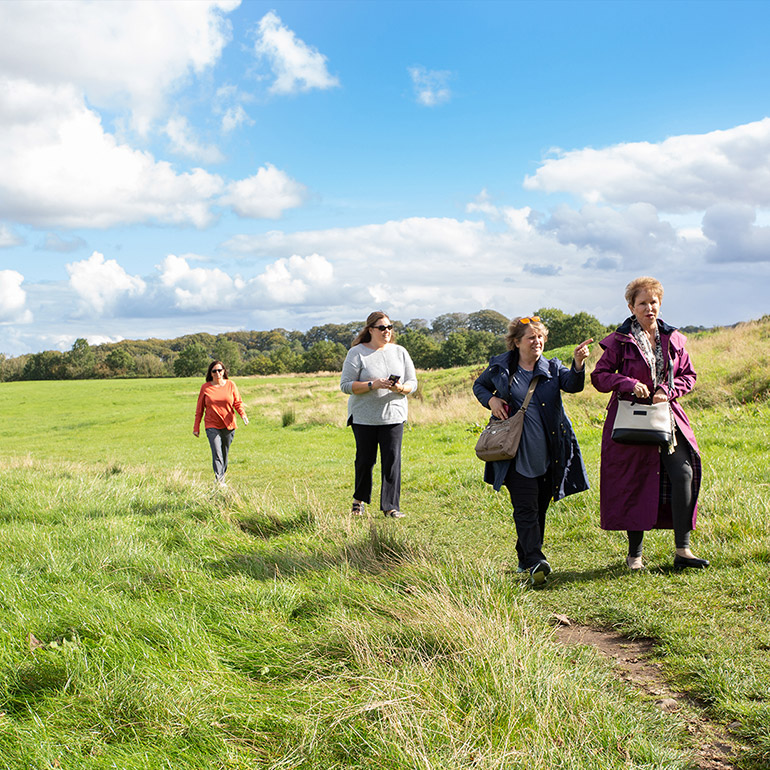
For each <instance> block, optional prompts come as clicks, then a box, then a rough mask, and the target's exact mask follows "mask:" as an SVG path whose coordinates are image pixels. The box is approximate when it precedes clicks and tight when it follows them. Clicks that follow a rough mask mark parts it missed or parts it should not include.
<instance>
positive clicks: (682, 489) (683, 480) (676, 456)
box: [628, 430, 693, 556]
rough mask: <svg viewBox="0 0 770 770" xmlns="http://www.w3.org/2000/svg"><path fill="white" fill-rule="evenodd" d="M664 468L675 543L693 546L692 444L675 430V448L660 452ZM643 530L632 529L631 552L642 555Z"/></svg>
mask: <svg viewBox="0 0 770 770" xmlns="http://www.w3.org/2000/svg"><path fill="white" fill-rule="evenodd" d="M660 461H661V464H662V466H663V471H664V472H665V474H666V475H667V476H668V478H669V481H670V482H671V520H672V523H673V525H674V546H675V547H676V548H689V547H690V530H691V529H692V509H693V499H692V481H693V470H692V458H691V457H690V444H689V442H688V441H687V439H685V438H684V436H682V433H681V431H679V430H677V432H676V449H675V450H674V451H673V452H672V453H671V454H669V453H668V452H667V451H666V449H665V448H664V449H663V450H662V451H661V453H660ZM643 539H644V532H639V531H633V530H631V531H629V533H628V555H629V556H641V555H642V540H643Z"/></svg>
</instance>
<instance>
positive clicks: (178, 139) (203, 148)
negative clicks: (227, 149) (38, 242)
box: [163, 115, 224, 163]
mask: <svg viewBox="0 0 770 770" xmlns="http://www.w3.org/2000/svg"><path fill="white" fill-rule="evenodd" d="M163 132H164V133H165V134H166V136H167V137H168V138H169V140H170V142H171V149H172V150H173V152H175V153H177V154H178V155H184V156H185V157H188V158H192V159H193V160H199V161H203V162H204V163H219V162H220V161H222V160H224V156H223V155H222V153H221V152H220V151H219V149H218V148H217V147H215V146H214V145H211V144H208V145H206V144H202V143H201V142H200V141H199V140H198V139H197V137H196V136H195V132H194V130H193V128H192V126H191V125H190V123H189V121H188V120H187V118H185V117H182V116H179V115H176V116H175V117H173V118H169V120H168V122H167V123H166V125H165V127H164V129H163Z"/></svg>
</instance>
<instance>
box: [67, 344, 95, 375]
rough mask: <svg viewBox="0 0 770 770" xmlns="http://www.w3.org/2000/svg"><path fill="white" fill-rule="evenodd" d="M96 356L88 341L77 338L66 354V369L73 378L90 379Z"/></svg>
mask: <svg viewBox="0 0 770 770" xmlns="http://www.w3.org/2000/svg"><path fill="white" fill-rule="evenodd" d="M95 363H96V356H95V355H94V351H93V350H92V349H91V346H90V345H89V344H88V340H86V339H84V338H83V337H78V338H77V339H76V340H75V342H73V343H72V350H70V352H69V353H68V354H67V367H68V369H69V372H70V376H71V377H73V378H82V377H90V376H91V375H92V374H93V371H94V364H95Z"/></svg>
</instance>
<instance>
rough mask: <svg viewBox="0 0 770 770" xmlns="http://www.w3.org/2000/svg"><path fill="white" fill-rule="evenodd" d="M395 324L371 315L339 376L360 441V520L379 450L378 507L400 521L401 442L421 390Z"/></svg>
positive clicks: (356, 497) (356, 505)
mask: <svg viewBox="0 0 770 770" xmlns="http://www.w3.org/2000/svg"><path fill="white" fill-rule="evenodd" d="M393 337H394V334H393V324H392V323H391V322H390V319H389V318H388V316H387V315H386V314H385V313H383V312H382V311H381V310H376V311H375V312H374V313H371V314H370V315H369V317H368V318H367V319H366V326H364V328H363V329H362V330H361V331H360V332H359V333H358V336H357V337H356V338H355V339H354V340H353V345H352V347H351V348H350V350H349V351H348V354H347V357H346V358H345V363H344V365H343V367H342V376H341V377H340V389H341V390H342V392H343V393H348V394H349V395H350V398H349V399H348V425H350V426H351V427H352V428H353V435H354V436H355V439H356V463H355V471H356V480H355V489H354V491H353V507H352V509H351V513H352V514H353V515H354V516H361V515H363V513H364V510H365V504H366V503H370V502H371V497H372V468H373V467H374V463H375V462H376V461H377V447H379V449H380V460H381V465H382V484H381V488H380V508H381V509H382V511H383V513H384V514H385V515H386V516H391V517H393V518H400V517H401V516H403V515H404V514H403V513H402V512H401V510H400V498H401V441H402V438H403V435H404V422H405V421H406V417H407V409H408V407H407V401H406V394H407V393H411V392H412V391H414V390H415V388H416V387H417V376H416V374H415V371H414V364H413V363H412V359H411V358H410V356H409V353H408V352H407V350H406V348H402V347H401V346H400V345H396V344H395V343H394V342H393Z"/></svg>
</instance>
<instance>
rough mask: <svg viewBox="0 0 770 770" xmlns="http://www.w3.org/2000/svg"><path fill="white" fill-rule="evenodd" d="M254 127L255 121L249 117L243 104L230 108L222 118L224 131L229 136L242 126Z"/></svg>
mask: <svg viewBox="0 0 770 770" xmlns="http://www.w3.org/2000/svg"><path fill="white" fill-rule="evenodd" d="M244 124H245V125H247V126H253V125H254V121H253V120H252V119H251V118H250V117H249V116H248V113H247V112H246V110H244V109H243V105H242V104H236V105H235V106H234V107H228V108H227V109H226V110H225V114H224V115H223V116H222V131H224V132H225V133H226V134H229V133H230V132H232V131H235V129H236V128H238V127H240V126H242V125H244Z"/></svg>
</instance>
